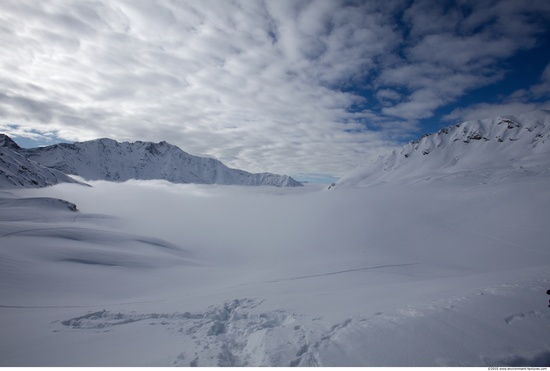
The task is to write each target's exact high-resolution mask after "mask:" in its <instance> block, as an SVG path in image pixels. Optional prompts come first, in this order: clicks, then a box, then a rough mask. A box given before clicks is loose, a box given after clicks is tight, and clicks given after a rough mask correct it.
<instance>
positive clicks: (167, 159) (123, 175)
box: [19, 138, 302, 187]
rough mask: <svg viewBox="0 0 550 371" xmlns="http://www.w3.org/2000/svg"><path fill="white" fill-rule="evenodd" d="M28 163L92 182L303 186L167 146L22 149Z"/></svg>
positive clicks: (103, 142)
mask: <svg viewBox="0 0 550 371" xmlns="http://www.w3.org/2000/svg"><path fill="white" fill-rule="evenodd" d="M19 152H20V153H22V154H24V155H25V156H26V157H27V158H29V159H31V160H34V161H37V162H39V163H41V164H42V165H44V166H47V167H50V168H54V169H57V170H59V171H62V172H63V173H65V174H72V175H79V176H81V177H83V178H84V179H86V180H110V181H126V180H129V179H142V180H149V179H163V180H167V181H169V182H173V183H197V184H226V185H248V186H258V185H269V186H277V187H297V186H301V185H302V184H301V183H299V182H297V181H296V180H294V179H292V178H291V177H289V176H286V175H276V174H271V173H259V174H252V173H248V172H246V171H243V170H238V169H230V168H228V167H227V166H225V165H224V164H223V163H221V162H220V161H218V160H216V159H212V158H204V157H197V156H192V155H190V154H188V153H186V152H184V151H182V150H181V149H180V148H178V147H176V146H174V145H171V144H169V143H167V142H160V143H151V142H140V141H138V142H134V143H129V142H123V143H119V142H117V141H115V140H112V139H105V138H104V139H97V140H92V141H88V142H79V143H73V144H67V143H61V144H56V145H53V146H48V147H40V148H33V149H20V150H19Z"/></svg>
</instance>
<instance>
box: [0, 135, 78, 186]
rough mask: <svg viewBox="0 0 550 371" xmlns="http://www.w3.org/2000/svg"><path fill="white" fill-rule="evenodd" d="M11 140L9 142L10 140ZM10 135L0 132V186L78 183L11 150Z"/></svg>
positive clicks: (12, 142)
mask: <svg viewBox="0 0 550 371" xmlns="http://www.w3.org/2000/svg"><path fill="white" fill-rule="evenodd" d="M10 141H11V142H10ZM13 144H15V146H17V147H16V148H20V147H19V146H18V145H17V144H16V143H15V142H14V141H13V140H11V138H10V137H8V136H7V135H4V134H0V188H40V187H47V186H50V185H55V184H58V183H78V184H83V183H80V182H78V181H76V180H74V179H72V178H71V177H69V176H67V175H65V174H64V173H62V172H61V171H58V170H55V169H49V168H47V167H45V166H42V165H41V164H39V163H37V162H36V161H32V160H29V159H27V158H25V157H24V156H23V155H21V154H20V153H18V152H17V151H15V150H13V149H12V148H14V146H13Z"/></svg>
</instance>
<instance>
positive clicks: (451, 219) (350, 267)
mask: <svg viewBox="0 0 550 371" xmlns="http://www.w3.org/2000/svg"><path fill="white" fill-rule="evenodd" d="M474 178H475V179H474V180H472V181H469V182H467V181H464V182H462V183H461V184H460V185H449V184H443V183H435V182H434V183H426V184H424V185H422V186H399V185H394V186H379V187H370V188H364V189H356V188H348V189H344V188H337V189H336V190H331V191H326V190H322V189H320V188H318V187H316V186H307V187H301V188H296V189H276V188H269V187H259V188H254V189H250V188H249V187H223V186H206V185H201V186H197V185H175V184H170V183H166V182H160V181H147V182H144V181H129V182H126V183H122V184H113V183H107V182H92V185H93V187H91V188H87V187H80V186H77V185H71V184H62V185H57V186H55V187H49V188H44V189H37V190H17V191H12V194H11V195H10V194H2V196H1V198H2V200H0V220H1V221H0V244H1V248H0V258H1V259H0V264H1V265H0V275H1V277H0V278H1V280H0V294H1V295H0V297H1V298H2V299H1V302H0V325H1V326H2V327H3V328H4V331H5V333H6V334H7V336H4V337H2V339H1V340H0V365H2V366H18V365H25V366H33V365H41V366H76V365H78V366H151V365H155V366H170V365H177V366H266V365H269V366H487V365H516V366H517V365H539V366H540V365H545V364H548V360H549V359H550V352H548V349H550V338H549V337H548V336H547V334H548V333H549V332H550V331H549V330H550V325H549V324H550V322H549V321H548V320H549V319H550V312H549V309H548V308H547V300H548V298H547V296H546V295H545V292H546V290H547V289H548V288H550V280H549V277H550V250H549V249H548V243H547V241H548V240H549V237H550V230H549V229H548V220H550V207H549V206H550V205H549V204H550V187H549V186H550V178H548V177H545V176H542V175H539V176H537V177H518V178H509V179H506V180H505V181H501V182H498V183H494V182H493V183H491V184H479V182H477V179H479V178H478V175H476V176H475V177H474ZM30 197H33V198H34V201H32V200H31V201H29V200H25V201H22V200H18V199H20V198H30ZM41 197H42V198H41ZM44 197H50V198H57V199H64V200H67V201H69V202H71V203H74V204H75V205H76V206H77V207H78V210H79V211H78V212H75V211H72V210H70V208H69V207H68V205H67V204H65V203H63V202H60V201H51V200H46V199H44Z"/></svg>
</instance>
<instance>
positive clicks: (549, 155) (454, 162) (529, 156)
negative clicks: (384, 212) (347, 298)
mask: <svg viewBox="0 0 550 371" xmlns="http://www.w3.org/2000/svg"><path fill="white" fill-rule="evenodd" d="M544 174H545V175H550V111H546V110H539V111H534V112H531V113H527V114H523V115H519V116H517V117H515V116H503V117H498V118H495V119H488V120H475V121H466V122H464V123H462V124H456V125H452V126H449V127H446V128H444V129H441V130H440V131H439V132H437V133H435V134H430V135H424V136H423V137H422V138H421V139H419V140H417V141H411V142H410V143H408V144H407V145H405V146H404V147H403V148H401V149H400V150H395V151H393V152H392V153H390V154H387V155H385V156H380V157H378V158H377V159H374V160H373V161H371V162H369V163H366V164H364V165H362V166H360V167H358V168H357V169H355V170H354V171H352V172H351V173H349V174H348V175H346V176H344V177H342V178H341V179H340V180H339V181H338V182H337V184H336V187H341V186H359V187H361V186H370V185H376V184H383V183H401V184H404V183H405V184H410V183H419V182H426V181H443V182H470V183H472V182H473V183H487V182H498V181H499V180H501V179H504V178H511V177H517V176H536V175H544Z"/></svg>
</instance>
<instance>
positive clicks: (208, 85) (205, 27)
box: [0, 0, 550, 179]
mask: <svg viewBox="0 0 550 371" xmlns="http://www.w3.org/2000/svg"><path fill="white" fill-rule="evenodd" d="M549 25H550V2H549V1H547V0H542V1H537V0H530V1H519V0H496V1H489V0H488V1H484V0H472V1H468V0H464V1H440V0H434V1H431V0H427V1H401V0H382V1H376V0H372V1H371V0H368V1H343V0H342V1H340V0H319V1H301V0H266V1H260V0H242V1H230V0H200V1H197V0H188V1H185V0H173V1H170V0H166V1H161V0H151V1H149V0H128V1H124V0H105V1H96V0H73V1H70V0H59V1H53V0H52V1H47V0H40V1H38V0H36V1H33V0H19V1H17V0H16V1H12V0H2V1H0V44H1V45H2V47H1V48H0V84H1V89H0V132H4V133H7V134H8V135H12V136H13V137H14V139H15V140H16V141H18V142H19V143H20V144H22V145H24V146H36V145H42V144H49V143H55V142H59V141H82V140H90V139H95V138H99V137H110V138H113V139H116V140H119V141H136V140H143V141H155V142H158V141H162V140H166V141H168V142H169V143H172V144H175V145H178V146H179V147H181V148H182V149H183V150H185V151H186V152H189V153H191V154H194V155H200V156H210V157H215V158H218V159H220V160H221V161H222V162H224V163H225V164H226V165H228V166H230V167H236V168H241V169H244V170H248V171H252V172H261V171H270V172H275V173H282V174H289V175H293V176H296V177H297V178H300V179H304V178H309V179H314V178H315V177H320V178H326V177H330V176H333V177H338V176H341V175H343V174H345V173H346V172H348V171H350V170H352V169H353V168H354V167H355V166H357V165H358V164H360V163H362V162H364V161H365V160H367V159H369V158H371V157H372V156H375V155H378V154H383V153H385V152H387V151H389V150H391V149H392V148H394V147H395V146H398V145H401V144H402V143H403V142H404V141H408V140H410V139H416V138H417V137H418V136H420V135H422V134H423V133H428V132H433V131H436V130H438V129H439V128H440V127H442V126H447V125H449V124H452V123H454V122H456V121H463V120H466V119H473V118H484V117H494V116H499V115H505V114H517V113H522V112H526V111H531V110H533V109H537V108H550V26H549Z"/></svg>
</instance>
